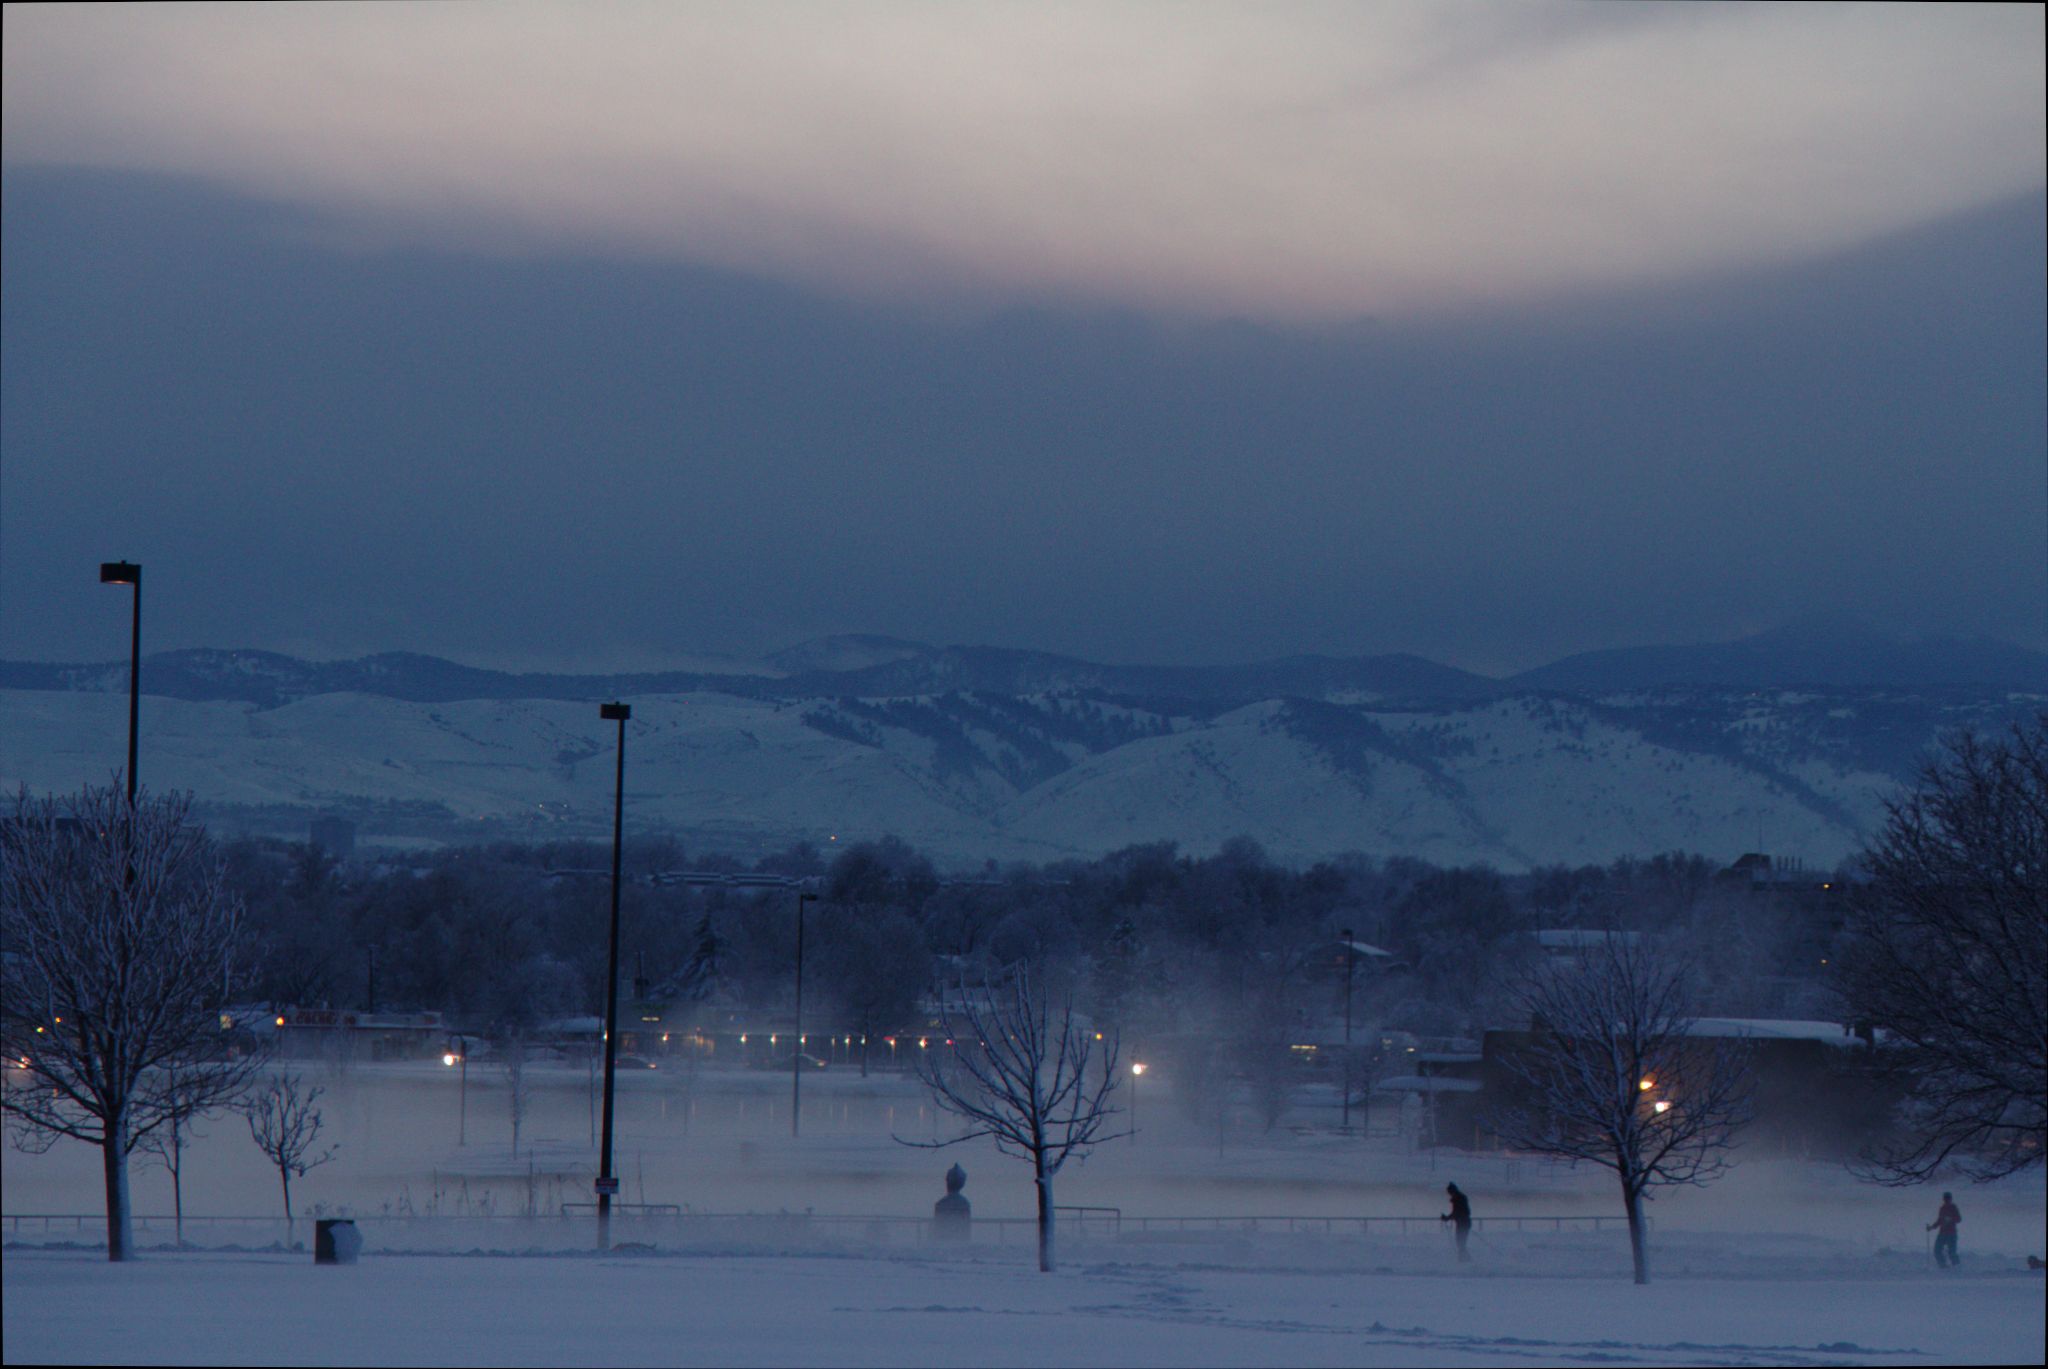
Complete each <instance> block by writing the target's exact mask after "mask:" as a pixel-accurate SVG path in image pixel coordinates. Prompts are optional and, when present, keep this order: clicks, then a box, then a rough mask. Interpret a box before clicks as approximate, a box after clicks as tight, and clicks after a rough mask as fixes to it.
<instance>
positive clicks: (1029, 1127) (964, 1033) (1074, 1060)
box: [897, 966, 1130, 1272]
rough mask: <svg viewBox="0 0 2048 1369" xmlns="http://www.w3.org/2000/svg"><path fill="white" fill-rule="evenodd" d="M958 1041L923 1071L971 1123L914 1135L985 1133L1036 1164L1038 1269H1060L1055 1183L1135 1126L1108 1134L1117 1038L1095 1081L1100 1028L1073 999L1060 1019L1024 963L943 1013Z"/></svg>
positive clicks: (931, 1055)
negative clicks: (1084, 1018) (1077, 1158)
mask: <svg viewBox="0 0 2048 1369" xmlns="http://www.w3.org/2000/svg"><path fill="white" fill-rule="evenodd" d="M941 1025H942V1027H943V1029H944V1031H945V1033H946V1035H947V1036H948V1037H950V1038H951V1039H952V1042H953V1045H952V1047H951V1048H950V1049H947V1050H931V1051H927V1052H926V1053H924V1054H923V1055H921V1056H920V1057H919V1058H918V1060H917V1065H916V1069H917V1076H918V1078H919V1079H920V1080H921V1081H922V1082H923V1083H924V1085H925V1087H926V1088H928V1089H930V1090H931V1094H932V1101H933V1102H934V1103H935V1104H936V1105H937V1106H938V1107H939V1108H940V1109H941V1110H942V1111H945V1112H949V1113H952V1114H953V1115H954V1116H955V1117H958V1118H960V1119H961V1121H963V1122H964V1123H966V1130H964V1131H962V1132H961V1133H960V1135H958V1136H955V1137H953V1138H951V1139H950V1140H945V1141H905V1140H903V1138H902V1137H898V1138H897V1140H898V1141H901V1142H902V1144H904V1145H912V1146H919V1147H923V1148H925V1149H937V1148H940V1147H944V1146H952V1145H958V1144H960V1143H961V1142H962V1141H972V1140H976V1139H978V1138H980V1137H983V1136H986V1137H988V1138H990V1139H991V1140H993V1141H994V1142H995V1145H996V1149H997V1150H998V1151H1000V1152H1001V1153H1002V1154H1004V1155H1009V1156H1013V1157H1015V1158H1018V1159H1024V1160H1029V1161H1030V1162H1031V1171H1032V1178H1033V1181H1034V1183H1035V1184H1036V1185H1037V1189H1038V1267H1039V1268H1040V1269H1042V1270H1046V1271H1048V1272H1049V1271H1051V1269H1052V1268H1053V1201H1052V1181H1053V1178H1054V1176H1056V1175H1057V1174H1058V1173H1059V1172H1060V1168H1061V1166H1063V1165H1065V1164H1066V1162H1067V1160H1068V1158H1069V1157H1070V1156H1073V1155H1085V1154H1086V1153H1087V1152H1088V1150H1089V1149H1090V1148H1091V1147H1093V1146H1096V1145H1099V1144H1101V1143H1102V1142H1104V1141H1111V1140H1116V1139H1118V1138H1119V1137H1122V1136H1127V1135H1129V1134H1130V1133H1129V1132H1112V1133H1105V1132H1104V1128H1105V1127H1106V1126H1107V1125H1108V1124H1109V1123H1110V1120H1111V1119H1112V1118H1114V1117H1116V1116H1117V1115H1119V1113H1120V1112H1121V1111H1122V1110H1121V1109H1119V1108H1116V1107H1113V1106H1111V1105H1110V1102H1109V1099H1110V1096H1111V1095H1112V1094H1113V1093H1114V1092H1115V1091H1116V1089H1117V1087H1118V1085H1119V1084H1120V1083H1121V1080H1120V1079H1119V1078H1118V1075H1117V1067H1116V1066H1117V1054H1118V1046H1119V1042H1118V1038H1117V1036H1116V1034H1115V1033H1111V1034H1110V1036H1109V1038H1108V1040H1107V1041H1106V1042H1104V1043H1103V1049H1102V1056H1101V1071H1100V1073H1099V1074H1096V1075H1095V1077H1094V1078H1093V1079H1091V1078H1090V1077H1089V1075H1090V1072H1091V1071H1090V1065H1091V1063H1092V1062H1093V1060H1094V1058H1095V1046H1096V1040H1095V1033H1094V1031H1093V1030H1092V1029H1090V1028H1088V1027H1086V1026H1084V1025H1083V1024H1082V1023H1080V1022H1078V1021H1077V1020H1076V1019H1075V1017H1074V1010H1073V1005H1072V1004H1071V1003H1068V1004H1066V1005H1065V1006H1063V1007H1062V1008H1061V1009H1060V1011H1059V1013H1058V1015H1057V1017H1055V1015H1054V1013H1053V1010H1052V1005H1051V1002H1050V999H1049V995H1047V994H1046V993H1045V992H1044V991H1042V990H1039V989H1036V988H1034V986H1033V985H1032V983H1031V976H1030V973H1029V972H1028V971H1027V970H1026V969H1025V968H1024V967H1023V966H1018V967H1017V968H1016V969H1015V970H1014V971H1012V973H1011V975H1010V977H1009V982H1008V983H1007V984H1006V985H1004V986H1002V987H999V988H980V989H975V990H972V991H969V990H968V989H967V988H966V987H965V986H964V985H963V986H961V987H960V988H959V989H958V991H957V992H956V994H955V996H954V999H953V1001H951V1002H948V1003H947V1004H945V1005H944V1007H943V1008H942V1011H941Z"/></svg>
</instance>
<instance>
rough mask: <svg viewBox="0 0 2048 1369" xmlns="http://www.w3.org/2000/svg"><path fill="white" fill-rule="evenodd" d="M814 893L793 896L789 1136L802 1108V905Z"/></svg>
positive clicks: (814, 899)
mask: <svg viewBox="0 0 2048 1369" xmlns="http://www.w3.org/2000/svg"><path fill="white" fill-rule="evenodd" d="M817 901H818V896H817V895H816V894H798V895H797V896H796V1045H795V1047H794V1048H792V1050H791V1052H790V1056H789V1134H790V1135H791V1136H795V1135H797V1134H798V1130H799V1127H800V1125H801V1123H802V1121H803V1108H804V905H805V904H806V903H816V902H817Z"/></svg>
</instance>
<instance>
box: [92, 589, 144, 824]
mask: <svg viewBox="0 0 2048 1369" xmlns="http://www.w3.org/2000/svg"><path fill="white" fill-rule="evenodd" d="M100 583H101V584H103V585H131V586H133V587H134V589H135V614H134V617H133V619H132V620H131V622H130V625H129V629H128V806H129V807H130V808H133V807H134V806H135V749H136V748H135V741H136V732H137V730H138V728H139V726H140V724H141V720H142V567H141V566H138V565H136V564H135V563H134V562H133V561H102V562H100Z"/></svg>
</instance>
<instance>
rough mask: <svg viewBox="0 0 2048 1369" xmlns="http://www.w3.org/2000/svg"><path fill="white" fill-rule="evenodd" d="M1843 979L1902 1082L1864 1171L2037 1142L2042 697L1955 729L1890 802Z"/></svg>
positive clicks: (1994, 1154)
mask: <svg viewBox="0 0 2048 1369" xmlns="http://www.w3.org/2000/svg"><path fill="white" fill-rule="evenodd" d="M1864 861H1865V868H1866V870H1867V873H1868V875H1869V883H1868V884H1867V885H1866V886H1864V887H1863V889H1862V890H1861V891H1860V892H1859V894H1858V897H1857V906H1856V909H1855V913H1854V915H1853V922H1852V936H1851V938H1850V942H1849V945H1848V948H1847V951H1848V953H1847V955H1846V956H1845V957H1844V959H1845V961H1846V967H1845V973H1844V980H1843V990H1844V995H1845V997H1846V998H1847V1000H1848V1004H1849V1008H1850V1011H1851V1013H1852V1014H1853V1015H1854V1016H1855V1017H1856V1018H1857V1019H1859V1020H1861V1021H1863V1022H1866V1023H1869V1024H1871V1025H1873V1026H1876V1027H1878V1028H1881V1029H1882V1031H1883V1035H1884V1039H1882V1040H1881V1050H1880V1058H1886V1057H1888V1058H1890V1059H1891V1060H1892V1061H1893V1062H1894V1063H1895V1064H1896V1065H1897V1066H1898V1073H1899V1076H1900V1078H1901V1080H1902V1083H1903V1089H1904V1099H1903V1103H1902V1106H1901V1108H1900V1112H1899V1116H1898V1119H1897V1120H1898V1122H1899V1123H1900V1126H1899V1135H1898V1136H1896V1137H1894V1138H1892V1139H1890V1140H1889V1141H1887V1142H1883V1143H1880V1144H1879V1145H1877V1146H1875V1147H1873V1148H1872V1149H1871V1150H1870V1151H1869V1152H1868V1153H1867V1154H1866V1157H1865V1158H1866V1160H1867V1161H1868V1162H1869V1171H1868V1172H1869V1173H1871V1174H1872V1175H1873V1176H1874V1177H1876V1178H1878V1179H1880V1180H1882V1181H1883V1182H1887V1183H1894V1184H1910V1183H1919V1182H1922V1181H1924V1180H1926V1179H1929V1178H1931V1177H1933V1175H1934V1173H1935V1171H1936V1170H1937V1169H1938V1168H1940V1167H1941V1166H1942V1165H1943V1164H1944V1163H1946V1162H1948V1161H1949V1160H1950V1159H1952V1158H1953V1159H1956V1160H1958V1161H1959V1162H1960V1163H1961V1165H1962V1167H1963V1169H1964V1170H1965V1171H1966V1172H1967V1173H1969V1174H1970V1175H1971V1176H1972V1177H1973V1178H1976V1179H1978V1180H1985V1179H1994V1178H1997V1177H1998V1176H2000V1175H2003V1174H2010V1173H2013V1172H2015V1171H2017V1170H2021V1169H2025V1168H2028V1167H2029V1166H2032V1165H2037V1164H2040V1163H2041V1162H2042V1157H2043V1149H2044V1147H2048V713H2044V714H2041V715H2038V716H2037V717H2036V718H2035V719H2034V721H2033V722H2032V723H2031V724H2015V725H2014V727H2013V729H2012V731H2011V732H2010V733H2009V734H2007V735H2005V736H2003V737H1999V738H1996V739H1993V740H1990V741H1985V740H1980V739H1979V738H1977V737H1975V736H1973V735H1971V734H1969V733H1964V734H1962V735H1961V736H1958V737H1957V738H1955V739H1954V741H1952V742H1951V743H1950V744H1949V746H1948V748H1947V750H1946V752H1945V754H1943V755H1940V756H1937V757H1936V758H1935V759H1933V760H1931V761H1929V762H1928V763H1927V764H1926V765H1925V766H1924V767H1923V768H1922V770H1921V772H1920V785H1919V788H1918V789H1917V790H1915V791H1914V793H1912V794H1911V795H1910V796H1908V797H1907V798H1906V799H1904V800H1903V801H1901V802H1898V803H1894V804H1892V805H1891V809H1890V817H1889V819H1888V821H1887V822H1886V824H1885V828H1884V831H1883V832H1882V833H1881V834H1880V835H1879V836H1878V837H1877V838H1876V840H1875V841H1874V842H1872V843H1871V845H1870V846H1869V848H1868V849H1867V851H1866V852H1865V855H1864Z"/></svg>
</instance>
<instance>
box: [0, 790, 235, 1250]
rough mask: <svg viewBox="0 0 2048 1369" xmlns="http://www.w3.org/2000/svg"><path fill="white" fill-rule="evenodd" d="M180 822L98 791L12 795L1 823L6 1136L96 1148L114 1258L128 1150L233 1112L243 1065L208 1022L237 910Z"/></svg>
mask: <svg viewBox="0 0 2048 1369" xmlns="http://www.w3.org/2000/svg"><path fill="white" fill-rule="evenodd" d="M189 811H190V799H189V797H187V796H180V795H171V796H167V797H158V796H153V795H148V794H144V795H140V796H138V797H137V799H136V801H135V803H134V804H133V805H132V806H131V805H130V804H129V802H128V799H127V797H126V794H125V793H124V792H123V790H122V789H121V788H119V787H116V786H111V785H110V786H106V787H99V788H90V787H89V788H87V789H85V790H83V791H81V792H80V793H79V794H77V795H75V796H71V797H68V798H64V799H32V798H30V797H29V795H28V793H27V791H26V790H24V791H22V792H21V794H20V795H19V797H18V798H17V799H16V802H15V812H14V816H13V817H12V818H11V819H10V820H8V821H7V822H5V823H4V824H0V950H4V954H0V1041H4V1050H5V1053H6V1057H7V1059H8V1060H9V1061H11V1062H16V1067H17V1068H19V1069H20V1070H21V1071H22V1072H23V1074H24V1075H25V1082H24V1083H23V1084H22V1085H20V1086H14V1085H12V1084H10V1086H9V1087H8V1088H7V1089H6V1090H5V1092H4V1094H0V1108H4V1109H5V1112H6V1114H7V1117H8V1120H9V1122H10V1124H11V1125H12V1126H13V1128H14V1129H15V1131H16V1133H17V1136H21V1137H45V1138H56V1137H67V1138H70V1139H73V1140H79V1141H85V1142H88V1143H89V1144H92V1145H96V1146H99V1147H100V1149H101V1152H102V1157H103V1161H104V1163H103V1166H102V1167H103V1170H104V1177H105V1181H106V1194H107V1253H108V1258H109V1259H113V1260H120V1259H124V1258H126V1256H127V1253H128V1250H129V1248H130V1246H131V1240H130V1236H131V1232H130V1220H129V1210H128V1170H127V1160H128V1154H129V1152H130V1151H132V1150H134V1148H135V1147H136V1146H137V1145H138V1144H140V1143H141V1142H142V1141H143V1140H144V1138H146V1137H148V1136H150V1135H151V1134H152V1133H153V1132H155V1131H156V1130H157V1129H158V1128H160V1127H164V1126H166V1125H170V1124H172V1123H174V1122H176V1121H178V1120H179V1119H182V1118H184V1117H187V1116H190V1115H192V1114H193V1113H194V1112H196V1111H206V1110H208V1109H211V1108H215V1107H219V1106H223V1105H226V1104H230V1103H232V1102H233V1101H234V1100H235V1099H236V1098H238V1097H239V1096H240V1095H241V1094H242V1092H243V1091H244V1090H245V1089H246V1087H247V1084H248V1080H249V1077H250V1073H251V1071H252V1069H253V1068H254V1065H255V1062H254V1060H252V1059H247V1058H237V1057H235V1056H234V1055H233V1054H231V1053H230V1052H229V1051H228V1050H227V1046H226V1043H227V1035H226V1034H225V1033H224V1032H223V1031H222V1029H221V1023H220V1008H221V1006H222V1004H223V1001H224V1000H225V998H226V996H227V990H228V988H229V985H230V983H231V980H232V977H233V957H234V953H235V950H236V943H237V938H238V935H239V931H240V920H241V909H240V906H239V904H238V903H237V902H236V901H235V900H234V899H233V898H232V897H230V896H229V895H228V893H227V892H226V890H225V887H224V883H223V881H224V874H223V870H222V867H221V862H220V859H219V857H218V855H217V854H216V852H215V850H214V848H213V846H212V844H211V843H210V842H209V841H208V840H207V839H206V836H205V834H204V833H203V832H202V831H201V830H200V829H198V828H197V827H194V826H192V825H191V824H190V822H189Z"/></svg>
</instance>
